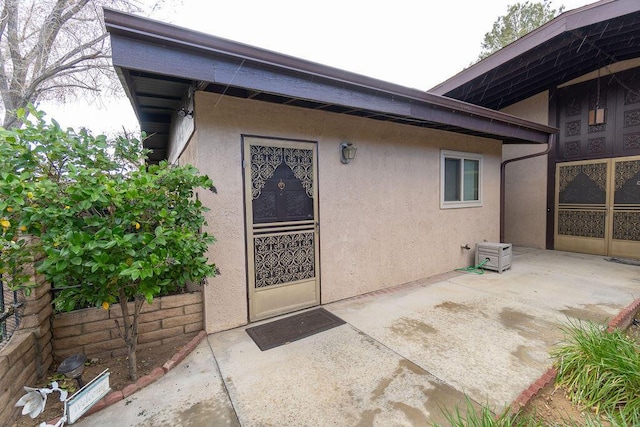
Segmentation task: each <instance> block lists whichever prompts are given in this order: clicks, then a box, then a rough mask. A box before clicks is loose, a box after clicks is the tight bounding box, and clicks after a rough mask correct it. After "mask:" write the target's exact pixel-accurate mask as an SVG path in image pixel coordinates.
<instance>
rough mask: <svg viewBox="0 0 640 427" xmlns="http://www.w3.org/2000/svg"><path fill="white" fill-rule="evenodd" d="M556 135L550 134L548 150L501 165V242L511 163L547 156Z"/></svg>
mask: <svg viewBox="0 0 640 427" xmlns="http://www.w3.org/2000/svg"><path fill="white" fill-rule="evenodd" d="M555 141H556V134H555V133H553V134H550V135H549V140H548V142H547V149H546V150H544V151H542V152H540V153H534V154H528V155H526V156H522V157H515V158H513V159H509V160H505V161H504V162H502V163H501V164H500V242H501V243H504V221H505V211H504V207H505V199H506V197H505V187H506V178H505V170H506V167H507V165H508V164H509V163H512V162H518V161H520V160H526V159H532V158H534V157H540V156H545V155H547V154H549V153H550V152H551V150H552V149H553V147H554V145H555Z"/></svg>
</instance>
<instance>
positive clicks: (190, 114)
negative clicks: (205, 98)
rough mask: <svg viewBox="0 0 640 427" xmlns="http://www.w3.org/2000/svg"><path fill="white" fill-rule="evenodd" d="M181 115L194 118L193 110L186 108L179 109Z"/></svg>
mask: <svg viewBox="0 0 640 427" xmlns="http://www.w3.org/2000/svg"><path fill="white" fill-rule="evenodd" d="M178 116H179V117H189V118H190V119H193V110H187V109H186V108H181V109H179V110H178Z"/></svg>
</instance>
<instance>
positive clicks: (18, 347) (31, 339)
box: [0, 275, 52, 426]
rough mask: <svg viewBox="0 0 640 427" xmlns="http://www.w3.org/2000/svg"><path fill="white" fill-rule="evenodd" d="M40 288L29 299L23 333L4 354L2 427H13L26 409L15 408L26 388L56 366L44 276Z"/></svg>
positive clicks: (0, 359) (0, 368) (0, 354)
mask: <svg viewBox="0 0 640 427" xmlns="http://www.w3.org/2000/svg"><path fill="white" fill-rule="evenodd" d="M35 280H36V282H37V283H39V286H37V287H36V288H35V289H34V290H33V292H32V294H31V295H30V296H28V297H26V301H25V302H26V304H25V308H24V312H23V317H22V320H21V321H20V327H19V329H18V330H17V331H16V332H15V333H14V334H13V336H12V337H11V340H10V341H9V342H8V343H7V345H5V346H4V347H3V348H2V350H0V426H9V425H12V424H13V422H14V421H16V420H17V419H18V417H19V416H21V415H20V413H21V411H22V408H21V407H20V408H16V407H15V406H14V405H15V403H16V402H17V401H18V399H20V397H21V396H22V395H24V393H25V392H24V389H23V388H22V387H23V386H25V385H27V386H34V385H35V384H36V383H37V382H38V381H39V380H41V379H42V378H44V376H45V375H46V373H47V370H48V369H49V366H51V363H52V346H51V322H50V321H49V319H50V316H51V313H52V306H51V293H50V292H49V290H50V286H49V284H48V283H46V282H45V281H44V278H43V277H42V276H40V275H38V276H36V277H35Z"/></svg>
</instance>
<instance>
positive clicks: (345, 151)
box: [340, 142, 358, 165]
mask: <svg viewBox="0 0 640 427" xmlns="http://www.w3.org/2000/svg"><path fill="white" fill-rule="evenodd" d="M356 151H358V149H357V148H356V147H354V146H353V144H352V143H350V142H343V143H342V144H340V161H341V162H342V163H344V164H345V165H346V164H348V163H349V162H351V160H353V159H355V158H356Z"/></svg>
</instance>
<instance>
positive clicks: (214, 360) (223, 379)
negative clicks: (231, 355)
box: [203, 331, 240, 420]
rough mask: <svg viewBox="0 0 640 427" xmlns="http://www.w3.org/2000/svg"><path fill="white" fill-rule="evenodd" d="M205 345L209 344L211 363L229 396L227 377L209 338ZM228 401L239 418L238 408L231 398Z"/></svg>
mask: <svg viewBox="0 0 640 427" xmlns="http://www.w3.org/2000/svg"><path fill="white" fill-rule="evenodd" d="M203 332H204V331H203ZM205 336H206V334H205ZM207 345H208V346H209V349H210V350H211V354H213V363H214V364H215V365H216V369H217V371H218V372H219V373H220V379H221V380H222V386H223V387H224V392H225V393H226V394H227V396H231V393H230V392H229V387H228V386H227V378H225V377H224V376H223V375H222V370H221V369H220V364H219V363H218V358H217V357H215V354H216V353H215V351H213V347H212V346H211V342H210V341H209V340H207ZM229 403H230V404H231V407H232V408H233V414H234V415H235V417H236V419H237V420H239V419H240V417H239V416H238V409H237V408H236V405H235V403H234V402H233V399H230V402H229Z"/></svg>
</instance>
